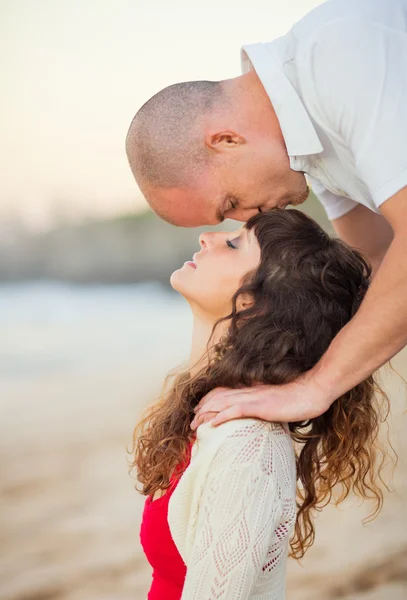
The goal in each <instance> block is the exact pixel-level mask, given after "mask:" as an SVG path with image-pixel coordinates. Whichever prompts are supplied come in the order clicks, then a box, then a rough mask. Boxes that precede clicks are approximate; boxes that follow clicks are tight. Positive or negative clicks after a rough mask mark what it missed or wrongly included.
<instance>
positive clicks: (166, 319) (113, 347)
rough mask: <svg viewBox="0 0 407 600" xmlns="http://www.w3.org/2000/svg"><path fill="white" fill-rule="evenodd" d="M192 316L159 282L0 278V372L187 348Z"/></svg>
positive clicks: (108, 362) (101, 363)
mask: <svg viewBox="0 0 407 600" xmlns="http://www.w3.org/2000/svg"><path fill="white" fill-rule="evenodd" d="M191 328H192V320H191V315H190V310H189V307H188V305H187V303H186V302H185V300H184V299H183V298H181V297H180V296H179V295H178V294H177V293H175V292H174V291H173V290H169V289H166V288H164V287H162V286H161V285H159V284H154V283H151V284H138V285H121V286H100V285H98V286H80V285H67V284H59V283H52V282H45V283H23V284H12V285H4V284H3V285H0V375H1V377H3V378H4V377H6V378H10V377H11V378H14V377H18V378H26V377H35V376H37V375H44V374H45V373H52V372H59V373H61V374H62V372H64V371H65V372H67V373H68V372H70V371H80V370H89V371H92V370H100V369H101V368H114V367H116V366H117V365H118V364H120V363H121V362H123V361H125V362H126V363H129V362H132V361H134V363H137V364H140V362H141V363H145V364H148V362H149V361H159V360H160V359H161V358H162V357H167V356H168V355H169V353H170V354H171V356H173V359H174V366H175V364H176V363H177V362H178V361H180V360H183V359H185V358H186V357H187V355H188V349H189V343H190V339H191Z"/></svg>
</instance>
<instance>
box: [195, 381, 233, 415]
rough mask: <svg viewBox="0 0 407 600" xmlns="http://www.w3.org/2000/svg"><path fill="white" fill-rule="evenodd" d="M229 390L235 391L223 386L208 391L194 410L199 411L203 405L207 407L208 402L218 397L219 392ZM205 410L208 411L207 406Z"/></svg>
mask: <svg viewBox="0 0 407 600" xmlns="http://www.w3.org/2000/svg"><path fill="white" fill-rule="evenodd" d="M229 391H233V390H230V389H229V388H222V387H219V388H215V389H214V390H211V391H210V392H208V393H207V394H206V396H204V397H203V398H202V400H200V402H199V403H198V404H197V405H196V407H195V408H194V411H195V412H196V413H197V412H199V411H200V410H201V409H202V407H203V406H205V407H206V406H207V403H208V402H210V401H211V400H213V399H214V398H217V397H218V396H219V394H223V393H225V392H229ZM205 412H206V408H205Z"/></svg>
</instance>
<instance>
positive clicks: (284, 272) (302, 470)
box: [132, 209, 389, 558]
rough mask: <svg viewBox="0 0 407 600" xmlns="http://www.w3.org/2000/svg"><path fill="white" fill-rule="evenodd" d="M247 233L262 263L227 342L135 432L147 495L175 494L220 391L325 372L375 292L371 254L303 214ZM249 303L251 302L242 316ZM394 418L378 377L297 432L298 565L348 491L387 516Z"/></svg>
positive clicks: (280, 213)
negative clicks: (383, 438) (386, 444)
mask: <svg viewBox="0 0 407 600" xmlns="http://www.w3.org/2000/svg"><path fill="white" fill-rule="evenodd" d="M246 227H247V229H249V230H250V229H253V230H254V233H255V235H256V238H257V240H258V242H259V245H260V249H261V259H260V264H259V266H258V268H257V269H256V270H255V271H254V272H251V273H248V274H247V275H246V276H245V278H244V280H243V282H242V285H241V287H240V289H239V290H237V292H236V293H235V295H234V297H233V303H232V306H233V308H232V311H231V313H230V314H229V315H228V316H226V317H225V318H224V319H221V321H219V322H218V323H217V324H216V325H215V327H214V330H215V329H216V327H217V325H218V324H219V323H220V322H222V321H227V322H228V328H227V333H226V335H224V336H223V338H222V339H221V341H220V342H219V343H217V344H212V347H211V344H210V342H209V344H208V353H207V359H208V360H207V364H206V365H205V367H204V368H201V369H200V371H199V372H198V373H196V374H194V375H193V376H191V374H190V372H189V370H185V371H184V372H182V373H181V374H178V375H170V376H169V377H168V378H167V383H166V386H165V388H164V392H163V394H162V398H161V400H160V401H159V402H158V404H156V405H155V406H153V407H152V409H150V410H149V412H148V414H147V415H146V416H145V417H144V418H143V419H142V420H141V422H140V423H139V424H138V426H137V427H136V429H135V431H134V438H133V440H134V447H133V452H134V462H133V463H132V467H135V468H136V469H137V473H138V480H139V482H140V483H141V485H142V487H141V490H140V491H141V492H142V493H143V494H145V495H153V494H154V493H155V492H156V491H158V490H165V489H167V488H168V487H169V485H170V479H171V477H172V475H173V474H174V472H176V469H177V466H178V465H180V464H181V463H182V462H183V461H184V460H185V458H186V456H187V451H188V447H189V445H190V443H191V440H192V436H193V433H192V431H191V429H190V423H191V421H192V419H193V418H194V408H195V407H196V405H197V404H198V402H199V401H200V400H201V398H203V396H205V394H207V393H208V392H209V391H210V390H212V389H214V388H216V387H229V388H240V387H247V386H252V385H254V384H256V383H263V384H271V385H279V384H284V383H288V382H290V381H293V380H294V379H295V378H296V377H298V376H299V375H300V374H301V373H305V372H306V371H308V370H309V369H311V368H312V367H313V366H314V365H315V364H316V363H317V362H318V360H319V359H320V358H321V356H322V355H323V354H324V352H325V351H326V350H327V348H328V346H329V344H330V343H331V341H332V339H333V338H334V337H335V336H336V334H337V333H338V332H339V330H340V329H341V328H342V327H343V326H344V325H346V323H348V322H349V321H350V319H351V318H352V317H353V316H354V314H355V313H356V311H357V310H358V308H359V306H360V304H361V302H362V300H363V298H364V295H365V293H366V291H367V289H368V287H369V284H370V277H371V268H370V266H369V264H368V262H367V261H366V259H365V258H364V257H363V256H362V254H361V253H360V252H358V251H357V250H354V249H351V248H350V247H349V246H348V245H346V244H345V243H344V242H342V241H341V240H339V239H335V238H331V237H330V236H329V235H328V234H327V233H325V231H324V230H323V229H322V228H321V227H320V226H319V225H318V224H317V223H316V222H315V221H314V220H312V219H311V218H309V217H308V216H306V215H305V214H304V213H302V212H300V211H298V210H294V209H291V210H281V209H275V210H272V211H270V212H268V213H266V214H259V215H256V216H255V217H253V218H252V219H250V220H249V221H248V223H247V224H246ZM242 294H244V295H245V298H247V295H249V296H250V297H251V298H252V302H251V303H250V305H249V306H247V303H246V305H245V308H244V309H239V308H238V306H239V303H238V299H239V297H240V296H241V295H242ZM378 396H380V397H381V403H380V405H379V403H378ZM388 409H389V403H388V399H387V396H386V395H385V394H384V393H383V391H382V390H381V388H380V386H379V385H378V384H377V383H376V382H375V379H374V377H373V376H371V377H368V378H367V379H366V380H365V381H362V382H361V383H359V384H358V385H357V386H355V387H354V388H353V389H351V390H350V391H348V392H347V393H346V394H343V396H341V397H340V398H339V399H338V400H337V401H336V402H334V403H333V404H332V406H331V407H330V408H329V410H328V411H327V412H325V413H324V414H323V415H321V416H319V417H316V418H314V419H311V420H309V421H302V422H297V423H290V424H289V428H290V432H291V436H292V439H293V440H294V442H295V444H294V445H295V450H296V463H297V478H298V482H297V520H296V525H295V530H294V536H293V538H292V540H291V556H293V557H295V558H301V557H302V556H303V555H304V553H305V551H306V550H307V549H308V548H309V547H310V546H311V545H312V544H313V542H314V539H315V531H314V525H313V518H312V517H313V512H314V511H318V510H321V509H322V507H323V506H325V505H326V504H327V503H328V502H329V501H330V500H331V499H332V494H333V490H334V488H338V487H339V488H340V489H339V492H340V493H339V497H338V498H337V499H336V503H339V502H341V501H343V500H344V499H345V498H346V497H347V496H348V494H349V492H350V491H351V490H352V491H354V492H355V493H356V494H358V495H359V496H360V497H362V498H363V499H372V500H373V501H374V503H375V509H374V511H373V512H372V514H371V515H370V516H369V517H368V518H369V519H370V518H374V517H375V516H376V515H377V514H378V513H379V512H380V510H381V507H382V503H383V494H382V491H381V489H380V486H379V483H378V481H377V479H378V478H380V480H381V481H383V480H382V478H381V475H380V473H381V469H382V468H383V465H384V462H385V455H384V453H383V452H382V451H381V450H380V447H379V445H378V443H377V436H378V431H379V425H380V422H381V421H383V420H384V419H385V418H386V416H387V413H388ZM379 459H380V460H379Z"/></svg>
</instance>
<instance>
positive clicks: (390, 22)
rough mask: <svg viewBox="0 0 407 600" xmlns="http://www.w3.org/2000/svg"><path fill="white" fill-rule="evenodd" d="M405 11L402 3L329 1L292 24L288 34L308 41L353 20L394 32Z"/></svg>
mask: <svg viewBox="0 0 407 600" xmlns="http://www.w3.org/2000/svg"><path fill="white" fill-rule="evenodd" d="M406 12H407V10H406V3H405V2H404V0H328V1H327V2H324V3H322V4H320V5H319V6H317V7H315V8H314V9H313V10H311V11H310V12H308V13H307V14H306V15H305V16H304V17H302V18H301V19H300V20H299V21H298V22H297V23H295V24H294V25H293V27H292V28H291V32H292V33H293V34H294V35H295V36H296V38H297V39H299V40H304V41H305V42H307V41H309V40H310V39H312V38H318V36H320V35H321V36H323V35H325V34H327V33H328V32H329V31H331V30H335V29H338V30H341V29H342V28H344V27H345V28H346V26H347V25H348V24H349V23H350V22H352V21H353V22H355V21H356V22H358V23H359V24H360V25H362V24H369V23H370V24H377V25H384V26H387V27H395V28H396V29H397V28H399V27H400V26H401V23H402V21H403V19H402V18H401V17H402V15H404V16H405V15H406Z"/></svg>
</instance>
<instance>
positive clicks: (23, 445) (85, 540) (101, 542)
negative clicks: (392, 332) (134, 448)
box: [0, 289, 407, 600]
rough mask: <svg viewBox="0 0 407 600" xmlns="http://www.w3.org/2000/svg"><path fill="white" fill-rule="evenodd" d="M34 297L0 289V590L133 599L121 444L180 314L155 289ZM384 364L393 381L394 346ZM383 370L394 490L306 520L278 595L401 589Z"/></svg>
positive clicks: (399, 416) (402, 404) (404, 513)
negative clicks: (372, 516)
mask: <svg viewBox="0 0 407 600" xmlns="http://www.w3.org/2000/svg"><path fill="white" fill-rule="evenodd" d="M44 293H45V292H44V290H41V289H40V291H38V289H36V290H34V291H32V290H31V292H30V291H28V292H27V290H25V291H24V290H22V291H21V290H17V291H16V290H14V291H13V290H11V291H10V290H8V291H5V290H2V291H1V292H0V299H1V301H0V305H1V307H2V309H3V310H2V312H3V316H2V317H1V319H0V327H1V331H2V341H1V342H0V357H1V360H0V367H1V376H2V377H1V383H0V386H1V388H0V398H1V404H0V406H1V436H0V469H1V483H0V485H1V489H0V503H1V505H0V535H1V556H0V598H1V600H96V599H97V600H134V599H137V600H139V599H140V600H142V599H143V598H145V596H146V591H147V589H148V586H149V578H150V568H149V566H148V564H147V562H146V560H145V558H144V556H143V554H142V551H141V548H140V545H139V541H138V529H139V524H140V518H141V510H142V506H143V502H144V499H143V498H142V497H141V496H139V495H138V493H137V492H136V491H135V490H134V481H133V480H132V479H131V477H130V476H129V475H128V456H127V453H126V445H128V444H130V442H131V434H132V429H133V425H134V423H135V422H136V419H137V416H138V414H139V412H140V410H141V408H142V407H143V406H144V405H145V404H146V403H147V402H149V401H150V400H151V399H152V398H153V397H154V396H155V395H156V394H157V393H158V390H159V387H160V385H161V382H162V379H163V376H164V374H165V373H166V371H167V370H168V369H169V368H170V367H173V366H174V365H176V364H177V363H178V362H180V361H181V360H182V359H183V358H184V357H185V356H186V351H187V343H188V337H189V330H188V328H189V326H190V323H189V315H188V313H187V310H186V308H185V307H184V305H183V304H181V303H180V302H178V300H174V299H173V298H172V296H171V298H170V297H169V296H168V295H166V294H161V292H160V293H158V292H157V293H155V292H154V293H152V292H148V291H145V292H143V294H142V295H141V296H140V294H139V293H138V292H137V293H136V292H133V291H131V290H130V291H125V292H123V295H122V296H120V295H117V297H116V296H114V294H113V296H112V292H103V290H102V291H99V292H98V296H97V297H98V298H99V304H98V305H97V308H96V309H94V308H93V309H92V307H94V306H95V304H94V303H92V298H91V297H89V294H91V292H85V293H84V295H83V297H81V299H80V300H78V299H77V298H76V296H75V293H74V292H69V293H68V292H66V291H63V290H62V291H61V290H59V291H57V292H55V290H51V291H49V290H48V292H47V294H48V295H47V297H51V300H50V301H49V302H50V304H49V307H48V309H47V306H45V308H44V301H43V300H41V298H42V296H41V294H44ZM106 293H108V294H110V296H108V301H107V300H106ZM30 294H31V296H30ZM38 294H40V296H41V297H40V301H38ZM52 294H54V296H52ZM55 294H57V299H58V298H59V305H58V306H59V312H58V313H57V312H55V311H54V313H53V312H52V310H51V308H50V307H52V306H55V302H56V299H55ZM58 294H60V295H61V294H62V296H63V297H64V298H65V305H64V306H65V308H64V311H63V313H62V316H61V310H60V307H61V297H62V296H61V297H60V296H58ZM69 294H71V296H69ZM86 294H87V295H86ZM132 294H133V295H132ZM22 298H24V302H25V303H26V305H23V304H21V307H20V308H19V302H22ZM33 298H34V300H33ZM75 298H76V299H75ZM84 298H85V300H84ZM30 299H31V300H30ZM35 302H37V303H38V306H37V308H36V307H35V306H36V305H35ZM143 302H144V303H145V305H146V307H147V306H148V311H149V312H148V314H147V308H146V309H145V311H144V312H143V311H142V310H141V309H140V307H142V306H143V304H142V303H143ZM27 306H28V308H27ZM7 308H8V313H7V315H5V314H4V310H5V309H7ZM164 309H165V310H164ZM23 310H25V311H26V313H27V316H26V321H25V322H22V318H21V315H22V314H23V313H22V311H23ZM19 311H20V312H19ZM87 311H88V312H87ZM151 311H155V314H156V315H157V319H156V320H155V322H152V321H151V319H150V316H151ZM24 314H25V313H24ZM148 315H150V316H148ZM149 319H150V320H149ZM16 323H19V326H17V327H16ZM162 323H167V324H168V327H167V329H166V330H165V331H166V333H165V339H163V338H162V335H161V337H159V335H158V334H159V332H160V331H162V330H161V327H162ZM149 331H150V335H148V332H149ZM393 364H394V367H395V368H396V369H397V370H398V371H400V373H402V374H403V375H404V376H407V351H403V352H402V353H401V354H400V355H399V356H397V357H396V358H395V359H394V362H393ZM383 377H384V381H385V386H386V389H387V390H388V392H389V394H390V397H391V405H392V415H391V418H390V420H389V423H390V430H391V440H392V443H393V445H394V447H395V449H396V451H397V453H398V455H399V462H398V464H397V467H396V468H395V471H394V475H393V484H392V487H393V488H394V490H395V491H393V492H386V493H385V503H384V509H383V511H382V513H381V514H380V516H379V517H378V518H377V519H376V520H375V521H373V522H372V523H369V524H367V525H363V524H362V523H361V520H362V519H363V518H364V517H366V516H367V515H368V514H369V507H368V506H360V502H359V501H358V500H356V499H355V498H349V499H348V500H347V501H346V502H345V503H344V504H343V505H342V506H341V507H340V508H335V507H334V506H329V507H327V508H326V509H324V511H323V512H322V513H321V514H320V515H318V519H317V540H316V543H315V545H314V547H313V548H312V549H311V550H310V551H309V552H308V553H307V555H306V557H305V558H304V559H303V561H302V562H301V564H298V563H296V562H294V561H293V560H290V561H289V569H288V594H287V598H288V600H311V599H313V600H319V599H321V600H329V599H334V598H338V599H339V598H346V599H348V600H383V599H386V600H401V599H404V598H406V597H407V436H406V431H407V414H406V412H405V409H406V407H407V401H406V390H405V388H404V385H403V383H402V382H401V381H400V379H398V378H397V377H396V376H395V375H394V374H393V373H391V372H387V371H386V372H385V373H384V374H383ZM388 472H389V471H388V470H387V471H386V473H387V474H388Z"/></svg>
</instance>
